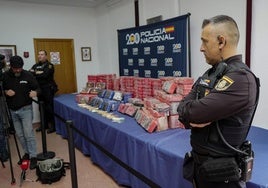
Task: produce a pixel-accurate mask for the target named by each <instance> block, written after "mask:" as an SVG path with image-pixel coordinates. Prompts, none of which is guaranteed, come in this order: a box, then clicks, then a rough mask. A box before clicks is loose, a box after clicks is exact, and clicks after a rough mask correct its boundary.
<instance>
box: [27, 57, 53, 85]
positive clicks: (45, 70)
mask: <svg viewBox="0 0 268 188" xmlns="http://www.w3.org/2000/svg"><path fill="white" fill-rule="evenodd" d="M31 72H32V73H33V75H34V76H35V77H36V79H37V81H38V83H39V85H40V87H41V88H42V87H43V86H48V85H50V84H53V83H54V65H53V64H52V63H50V62H49V61H46V62H38V63H36V64H34V65H33V67H32V68H31Z"/></svg>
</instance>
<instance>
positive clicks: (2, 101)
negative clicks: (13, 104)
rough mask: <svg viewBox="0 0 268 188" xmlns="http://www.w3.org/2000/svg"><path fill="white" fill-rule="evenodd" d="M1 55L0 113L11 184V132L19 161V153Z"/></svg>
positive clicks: (12, 178)
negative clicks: (6, 94)
mask: <svg viewBox="0 0 268 188" xmlns="http://www.w3.org/2000/svg"><path fill="white" fill-rule="evenodd" d="M3 57H5V56H3V55H1V54H0V113H1V115H2V120H1V121H2V122H0V123H2V126H3V134H4V137H5V140H6V145H7V146H6V147H7V152H8V158H9V164H10V173H11V184H12V185H13V184H15V182H16V180H15V177H14V172H13V165H12V158H11V150H10V143H9V135H10V134H12V135H13V136H14V140H15V144H16V149H17V152H18V156H19V160H20V161H21V155H20V151H19V147H18V142H17V139H16V135H15V133H16V131H15V128H14V124H13V120H12V117H11V113H10V111H9V108H8V106H7V103H6V97H5V93H4V89H3V71H2V70H3V69H4V68H5V61H4V59H3ZM1 162H2V166H3V167H4V168H5V165H4V163H3V161H1Z"/></svg>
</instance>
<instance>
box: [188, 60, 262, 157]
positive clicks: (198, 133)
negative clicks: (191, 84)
mask: <svg viewBox="0 0 268 188" xmlns="http://www.w3.org/2000/svg"><path fill="white" fill-rule="evenodd" d="M242 69H243V70H246V71H248V72H250V73H252V72H251V71H250V70H249V68H248V67H247V66H246V65H245V64H244V63H240V62H234V63H231V64H230V65H227V64H226V63H224V62H221V63H219V64H218V65H217V67H216V68H215V67H212V68H211V69H209V70H208V71H207V72H205V74H204V75H203V76H202V77H200V78H199V79H198V81H197V82H196V84H197V86H196V88H197V98H198V99H200V98H202V97H204V96H206V95H207V94H208V93H209V92H210V90H211V89H213V88H214V86H215V85H216V83H217V81H218V80H219V79H221V77H222V76H223V75H225V74H226V73H229V72H232V71H242ZM252 74H253V73H252ZM253 75H254V74H253ZM254 76H255V75H254ZM255 78H256V77H255ZM255 105H257V103H256V104H255ZM253 114H254V108H253V109H252V110H251V111H250V112H249V113H248V114H245V115H243V117H241V114H240V115H239V117H236V116H231V117H228V118H226V119H222V120H219V121H218V125H219V128H220V130H221V133H222V135H223V136H224V138H225V140H226V141H227V142H228V143H229V144H230V145H232V146H233V147H236V148H238V147H239V146H240V145H241V144H242V143H243V141H244V140H245V139H246V137H247V134H248V130H249V128H250V125H249V124H248V125H245V124H243V123H242V122H250V120H251V118H252V116H253ZM241 119H243V120H246V121H241ZM191 145H192V148H193V151H195V152H196V153H198V154H201V155H205V156H211V157H220V156H233V155H235V152H234V151H233V150H231V149H230V148H228V147H227V146H226V145H225V144H224V143H223V141H222V140H221V138H220V136H219V133H218V131H217V126H216V122H213V123H212V124H211V125H208V126H205V127H204V128H202V129H200V128H194V127H193V128H192V130H191Z"/></svg>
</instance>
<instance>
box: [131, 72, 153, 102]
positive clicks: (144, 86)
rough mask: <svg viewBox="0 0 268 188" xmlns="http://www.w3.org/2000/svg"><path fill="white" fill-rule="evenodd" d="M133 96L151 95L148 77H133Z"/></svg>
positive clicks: (143, 96) (141, 97)
mask: <svg viewBox="0 0 268 188" xmlns="http://www.w3.org/2000/svg"><path fill="white" fill-rule="evenodd" d="M134 96H135V97H137V98H140V99H143V98H145V97H149V96H152V87H151V79H150V78H140V77H134Z"/></svg>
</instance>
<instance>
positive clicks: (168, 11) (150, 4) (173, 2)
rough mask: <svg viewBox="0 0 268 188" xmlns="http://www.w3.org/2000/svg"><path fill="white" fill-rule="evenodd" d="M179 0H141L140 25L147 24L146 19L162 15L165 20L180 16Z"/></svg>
mask: <svg viewBox="0 0 268 188" xmlns="http://www.w3.org/2000/svg"><path fill="white" fill-rule="evenodd" d="M178 3H179V1H178V0H165V1H163V0H139V18H140V25H146V23H147V22H146V20H147V19H148V18H152V17H155V16H160V15H162V18H163V20H166V19H169V18H173V17H176V16H179V15H180V14H179V10H178V8H179V5H178Z"/></svg>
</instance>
